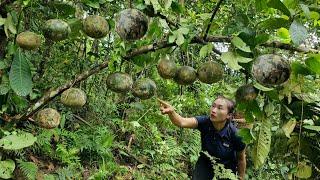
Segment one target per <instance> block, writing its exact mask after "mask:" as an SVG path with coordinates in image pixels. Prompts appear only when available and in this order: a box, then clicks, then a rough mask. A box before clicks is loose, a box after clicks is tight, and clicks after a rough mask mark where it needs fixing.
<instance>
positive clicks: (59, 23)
mask: <svg viewBox="0 0 320 180" xmlns="http://www.w3.org/2000/svg"><path fill="white" fill-rule="evenodd" d="M70 32H71V29H70V26H69V25H68V23H66V22H65V21H63V20H60V19H50V20H48V21H46V23H45V25H44V29H43V33H44V36H45V37H46V38H48V39H51V40H52V41H61V40H64V39H67V38H68V36H69V34H70Z"/></svg>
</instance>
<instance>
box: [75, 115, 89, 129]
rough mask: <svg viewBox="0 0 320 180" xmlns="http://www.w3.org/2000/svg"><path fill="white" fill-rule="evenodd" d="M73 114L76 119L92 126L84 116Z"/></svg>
mask: <svg viewBox="0 0 320 180" xmlns="http://www.w3.org/2000/svg"><path fill="white" fill-rule="evenodd" d="M72 116H73V117H75V118H76V119H78V120H80V121H81V122H83V123H85V124H86V125H88V126H90V127H92V126H91V124H90V123H88V122H87V121H86V120H84V119H83V118H82V117H80V116H77V115H75V114H72Z"/></svg>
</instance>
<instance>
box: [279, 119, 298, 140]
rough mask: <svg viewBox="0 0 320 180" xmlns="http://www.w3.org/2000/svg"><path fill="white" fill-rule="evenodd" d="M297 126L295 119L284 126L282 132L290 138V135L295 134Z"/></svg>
mask: <svg viewBox="0 0 320 180" xmlns="http://www.w3.org/2000/svg"><path fill="white" fill-rule="evenodd" d="M296 124H297V121H296V120H295V119H292V120H289V121H288V122H287V123H286V124H284V125H283V126H282V130H283V132H284V134H285V135H286V136H287V137H288V138H290V134H291V133H292V132H293V130H294V127H296Z"/></svg>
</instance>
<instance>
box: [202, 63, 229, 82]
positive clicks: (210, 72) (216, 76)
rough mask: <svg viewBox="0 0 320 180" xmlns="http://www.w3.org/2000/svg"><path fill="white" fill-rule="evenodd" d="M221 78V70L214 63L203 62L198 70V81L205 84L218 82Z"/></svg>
mask: <svg viewBox="0 0 320 180" xmlns="http://www.w3.org/2000/svg"><path fill="white" fill-rule="evenodd" d="M222 78H223V68H222V67H221V65H220V64H218V63H216V62H211V61H208V62H205V63H203V64H201V65H200V67H199V68H198V79H199V80H200V81H201V82H203V83H207V84H212V83H216V82H218V81H220V80H221V79H222Z"/></svg>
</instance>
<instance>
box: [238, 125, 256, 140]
mask: <svg viewBox="0 0 320 180" xmlns="http://www.w3.org/2000/svg"><path fill="white" fill-rule="evenodd" d="M237 134H238V135H239V136H240V137H241V138H242V141H243V142H244V143H246V144H249V143H251V141H252V140H253V138H254V137H253V135H252V132H251V129H249V128H241V129H240V130H239V131H238V132H237Z"/></svg>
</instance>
